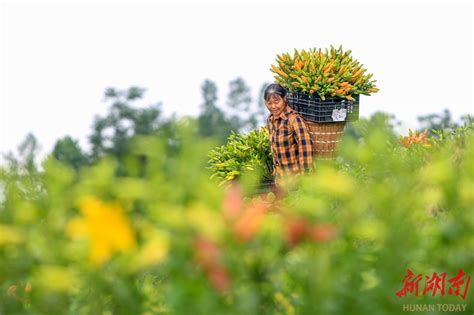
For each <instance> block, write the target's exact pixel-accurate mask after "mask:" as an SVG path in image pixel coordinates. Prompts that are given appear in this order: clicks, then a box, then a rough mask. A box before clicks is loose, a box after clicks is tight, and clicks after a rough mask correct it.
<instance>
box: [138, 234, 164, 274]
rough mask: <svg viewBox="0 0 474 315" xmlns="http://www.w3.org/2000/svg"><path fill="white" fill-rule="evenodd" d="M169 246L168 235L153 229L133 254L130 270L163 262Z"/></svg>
mask: <svg viewBox="0 0 474 315" xmlns="http://www.w3.org/2000/svg"><path fill="white" fill-rule="evenodd" d="M169 247H170V238H169V235H168V234H167V233H165V232H162V231H159V230H156V231H154V232H153V233H152V236H151V238H150V239H149V240H148V241H146V243H145V244H144V245H143V247H142V248H141V249H140V251H139V252H138V254H137V255H136V256H135V258H134V260H133V263H132V265H131V270H133V271H137V270H139V269H141V268H147V267H151V266H154V265H156V264H159V263H161V262H163V261H164V260H165V259H166V257H168V253H169Z"/></svg>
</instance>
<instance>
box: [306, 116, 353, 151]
mask: <svg viewBox="0 0 474 315" xmlns="http://www.w3.org/2000/svg"><path fill="white" fill-rule="evenodd" d="M305 122H306V125H307V126H308V129H309V133H310V134H311V140H312V141H313V156H314V157H315V158H316V159H321V160H327V159H334V158H335V157H336V154H337V145H338V143H339V142H340V141H341V138H342V134H343V132H344V127H345V125H346V122H338V123H315V122H311V121H307V120H305Z"/></svg>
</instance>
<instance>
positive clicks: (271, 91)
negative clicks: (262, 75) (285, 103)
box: [263, 83, 287, 101]
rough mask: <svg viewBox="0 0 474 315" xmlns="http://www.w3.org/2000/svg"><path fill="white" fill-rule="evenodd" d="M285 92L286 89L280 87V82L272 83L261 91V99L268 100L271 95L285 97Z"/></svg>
mask: <svg viewBox="0 0 474 315" xmlns="http://www.w3.org/2000/svg"><path fill="white" fill-rule="evenodd" d="M286 93H287V91H286V89H285V88H284V87H282V86H281V85H280V84H278V83H272V84H270V85H268V86H267V87H266V88H265V92H264V93H263V99H264V100H265V101H268V99H269V98H270V97H271V96H272V95H278V96H280V97H281V98H283V99H285V96H286Z"/></svg>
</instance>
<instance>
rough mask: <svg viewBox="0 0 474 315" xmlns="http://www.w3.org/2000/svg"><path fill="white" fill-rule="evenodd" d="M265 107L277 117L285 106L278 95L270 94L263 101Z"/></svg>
mask: <svg viewBox="0 0 474 315" xmlns="http://www.w3.org/2000/svg"><path fill="white" fill-rule="evenodd" d="M265 105H266V106H267V109H268V110H269V111H270V112H271V113H272V114H273V116H274V117H277V116H278V115H280V114H281V113H283V111H284V110H285V108H286V105H287V104H286V102H285V100H284V99H283V98H282V97H281V96H279V95H271V96H270V98H269V99H268V100H267V101H266V102H265Z"/></svg>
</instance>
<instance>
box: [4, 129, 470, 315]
mask: <svg viewBox="0 0 474 315" xmlns="http://www.w3.org/2000/svg"><path fill="white" fill-rule="evenodd" d="M472 127H473V126H466V127H465V128H460V129H458V130H454V131H452V132H448V131H440V132H439V134H438V135H437V137H434V138H428V137H427V136H426V134H411V135H410V136H409V137H407V138H405V139H403V140H402V141H400V140H401V139H399V138H397V137H395V136H393V134H392V133H390V132H388V131H387V128H386V126H384V125H383V124H372V125H368V126H367V125H365V126H363V128H361V131H360V132H361V133H363V141H357V140H355V139H353V138H345V139H344V141H343V143H342V145H341V147H340V154H339V157H338V158H337V159H336V160H334V161H317V162H316V170H315V171H314V172H313V173H311V174H308V175H306V176H304V177H300V178H296V179H294V180H292V181H289V183H288V186H287V187H285V189H284V190H283V191H284V192H282V191H277V192H276V193H273V192H270V193H262V194H255V193H254V191H253V189H254V187H255V185H256V184H258V182H259V180H260V178H259V173H258V172H256V171H251V172H249V173H248V174H244V175H243V176H242V177H241V178H240V180H239V181H236V182H234V183H233V184H232V185H228V186H225V185H218V182H217V181H214V180H210V179H209V177H210V173H209V171H208V170H207V160H208V152H209V151H210V150H211V149H213V147H214V143H213V142H212V141H207V140H202V139H198V138H196V137H195V136H194V134H195V130H194V128H193V125H192V124H188V123H186V122H183V123H182V127H181V128H180V129H179V132H180V136H179V139H180V140H179V141H180V142H179V144H178V145H176V144H174V146H173V147H170V144H169V143H167V142H166V141H165V140H163V139H160V138H157V137H150V136H148V137H137V138H136V139H135V141H134V145H133V148H132V150H130V152H129V153H128V156H127V159H126V162H127V163H126V167H127V174H128V176H118V175H116V174H117V173H116V168H117V161H116V160H114V158H112V157H107V158H104V159H102V160H101V161H100V162H99V163H97V164H96V165H94V166H92V167H87V168H84V169H82V170H81V171H79V172H76V171H74V170H73V169H71V168H69V167H68V166H66V165H64V164H62V163H60V162H58V161H56V160H55V159H53V158H52V157H51V158H48V159H46V160H44V161H43V163H42V167H43V170H42V171H41V172H28V171H27V170H26V169H24V168H21V167H18V166H16V167H13V166H10V167H7V166H6V167H3V168H0V191H1V192H2V193H1V195H0V314H1V315H6V314H8V315H20V314H22V315H23V314H35V315H36V314H48V315H52V314H54V315H56V314H57V315H60V314H103V315H108V314H127V315H129V314H144V315H145V314H150V315H151V314H179V315H181V314H182V315H189V314H193V315H199V314H202V315H209V314H220V315H224V314H245V315H252V314H255V315H257V314H258V315H261V314H274V315H277V314H282V315H283V314H287V315H293V314H295V315H296V314H302V315H310V314H311V315H314V314H324V315H328V314H380V315H383V314H405V313H406V310H404V309H403V307H404V305H409V304H410V305H415V304H419V305H422V304H453V305H458V304H462V305H466V304H467V306H466V307H465V309H464V312H465V314H472V313H473V312H474V292H473V291H474V288H472V287H473V286H474V283H471V284H470V286H469V282H468V279H469V280H470V277H471V276H473V275H474V233H473V232H474V133H473V132H472ZM143 156H145V157H146V163H145V164H142V161H143ZM408 270H410V271H412V272H413V274H414V275H415V276H416V275H418V274H422V278H418V281H417V280H416V279H414V278H415V277H414V276H413V277H412V278H409V277H405V276H407V273H408ZM460 271H462V272H463V273H464V274H463V273H461V272H460ZM435 273H436V277H433V276H434V275H435ZM443 273H446V274H445V275H447V276H446V281H445V282H444V280H443V291H442V292H443V294H441V287H440V286H439V284H440V283H439V282H430V281H428V280H430V279H428V278H431V279H439V277H438V275H441V274H443ZM456 275H459V277H458V278H456V279H455V280H456V281H448V279H452V278H454V277H455V276H456ZM404 280H405V281H404ZM410 281H411V282H410ZM472 282H474V279H473V281H472ZM407 285H408V286H407ZM444 285H445V287H444ZM418 287H419V292H418V294H416V293H417V290H418V289H417V288H418ZM415 289H417V290H415ZM397 293H398V294H397ZM443 313H444V312H443V310H438V309H436V310H435V311H434V312H433V311H431V312H424V311H420V312H417V314H443ZM458 313H460V312H458Z"/></svg>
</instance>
